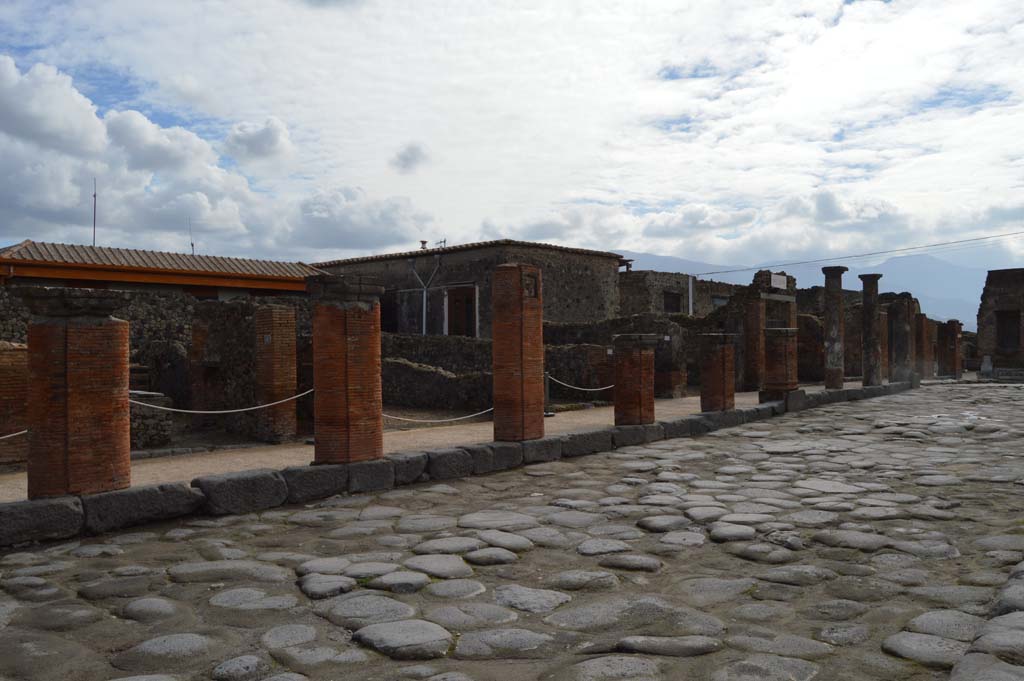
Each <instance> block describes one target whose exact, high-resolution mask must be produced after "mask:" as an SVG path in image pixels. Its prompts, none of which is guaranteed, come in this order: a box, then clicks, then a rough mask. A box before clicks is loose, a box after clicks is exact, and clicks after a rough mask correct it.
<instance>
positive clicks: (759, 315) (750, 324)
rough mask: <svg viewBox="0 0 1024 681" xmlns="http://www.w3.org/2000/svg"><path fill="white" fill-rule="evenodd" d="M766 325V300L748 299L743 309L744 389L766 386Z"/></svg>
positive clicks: (756, 388)
mask: <svg viewBox="0 0 1024 681" xmlns="http://www.w3.org/2000/svg"><path fill="white" fill-rule="evenodd" d="M765 326H767V313H766V311H765V302H764V300H763V299H761V298H755V299H753V300H748V301H747V302H746V307H745V308H744V310H743V349H744V355H743V357H744V364H743V389H744V390H747V391H754V390H760V389H761V388H762V387H763V386H764V361H765V360H764V328H765ZM734 352H735V351H734Z"/></svg>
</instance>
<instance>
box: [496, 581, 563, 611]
mask: <svg viewBox="0 0 1024 681" xmlns="http://www.w3.org/2000/svg"><path fill="white" fill-rule="evenodd" d="M494 600H495V602H496V603H497V604H498V605H504V606H507V607H509V608H515V609H516V610H523V611H526V612H541V613H543V612H551V611H552V610H554V609H555V608H557V607H558V606H560V605H562V604H563V603H568V602H569V601H571V600H572V596H570V595H569V594H566V593H562V592H560V591H552V590H550V589H531V588H529V587H525V586H519V585H518V584H506V585H503V586H499V587H498V588H497V589H495V590H494Z"/></svg>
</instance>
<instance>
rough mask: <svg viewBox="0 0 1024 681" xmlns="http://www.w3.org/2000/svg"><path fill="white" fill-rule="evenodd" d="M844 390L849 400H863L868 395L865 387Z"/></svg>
mask: <svg viewBox="0 0 1024 681" xmlns="http://www.w3.org/2000/svg"><path fill="white" fill-rule="evenodd" d="M843 392H845V393H846V401H847V402H855V401H857V400H863V399H864V398H865V397H866V395H865V394H864V388H847V389H846V390H844V391H843Z"/></svg>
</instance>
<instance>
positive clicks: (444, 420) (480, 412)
mask: <svg viewBox="0 0 1024 681" xmlns="http://www.w3.org/2000/svg"><path fill="white" fill-rule="evenodd" d="M492 411H494V407H491V408H490V409H484V410H483V411H478V412H477V413H475V414H470V415H469V416H457V417H455V418H453V419H429V420H422V419H407V418H403V417H401V416H392V415H391V414H384V418H386V419H394V420H396V421H408V422H409V423H451V422H452V421H465V420H466V419H472V418H476V417H477V416H483V415H484V414H488V413H490V412H492Z"/></svg>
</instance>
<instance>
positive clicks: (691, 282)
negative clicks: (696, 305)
mask: <svg viewBox="0 0 1024 681" xmlns="http://www.w3.org/2000/svg"><path fill="white" fill-rule="evenodd" d="M694 279H696V277H695V276H693V275H692V274H691V275H690V278H689V283H690V316H691V317H692V316H693V280H694Z"/></svg>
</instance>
